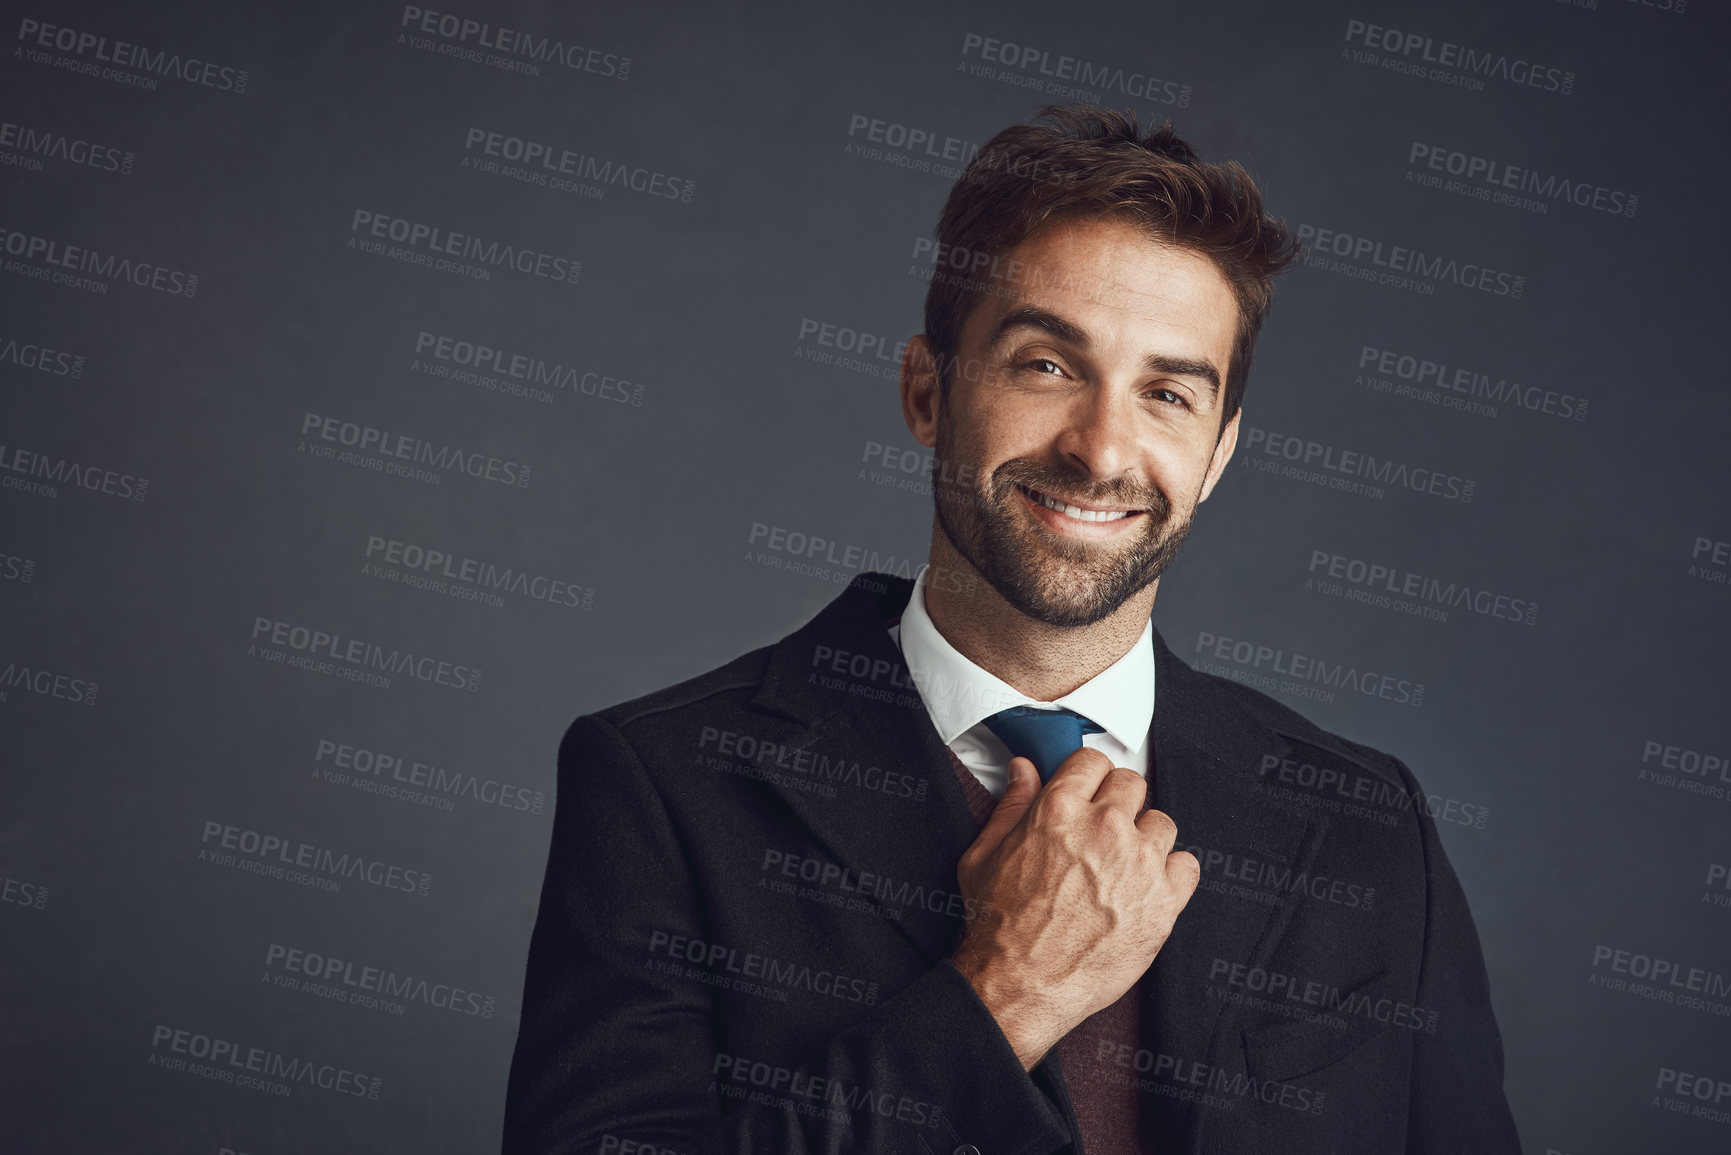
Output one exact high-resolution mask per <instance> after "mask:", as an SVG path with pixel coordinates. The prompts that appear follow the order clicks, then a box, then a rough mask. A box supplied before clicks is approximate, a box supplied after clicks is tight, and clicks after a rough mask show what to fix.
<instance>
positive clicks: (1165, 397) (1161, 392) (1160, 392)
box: [1148, 386, 1190, 409]
mask: <svg viewBox="0 0 1731 1155" xmlns="http://www.w3.org/2000/svg"><path fill="white" fill-rule="evenodd" d="M1148 396H1150V397H1154V398H1157V399H1158V400H1161V401H1164V402H1166V403H1167V404H1169V405H1173V404H1175V405H1180V406H1182V407H1183V408H1185V409H1188V408H1190V402H1189V401H1188V400H1186V399H1185V397H1184V395H1183V394H1182V393H1179V392H1177V391H1176V390H1173V389H1167V388H1165V387H1164V386H1162V387H1160V388H1157V389H1154V390H1153V391H1151V392H1150V393H1149V394H1148Z"/></svg>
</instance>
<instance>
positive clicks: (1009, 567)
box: [932, 417, 1195, 627]
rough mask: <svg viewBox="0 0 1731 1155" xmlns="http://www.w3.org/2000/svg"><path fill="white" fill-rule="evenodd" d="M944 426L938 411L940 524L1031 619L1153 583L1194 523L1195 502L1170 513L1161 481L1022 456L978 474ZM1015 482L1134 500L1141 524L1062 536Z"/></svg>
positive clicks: (1074, 619)
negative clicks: (1143, 483)
mask: <svg viewBox="0 0 1731 1155" xmlns="http://www.w3.org/2000/svg"><path fill="white" fill-rule="evenodd" d="M948 426H949V422H947V421H944V420H943V419H942V418H941V417H940V419H939V421H938V438H937V445H936V446H935V447H934V450H935V452H934V455H933V457H934V460H933V463H932V464H933V477H932V500H933V504H934V506H935V507H936V510H937V518H938V526H939V528H941V529H942V530H943V532H944V536H945V537H947V538H948V539H949V541H950V544H951V545H952V546H954V547H955V550H956V552H957V553H959V554H961V555H962V557H964V558H966V559H967V561H968V563H969V564H970V565H972V566H973V567H974V569H976V570H978V571H979V574H980V576H981V577H983V578H985V579H986V581H987V582H988V583H990V585H991V587H992V588H993V589H995V590H997V591H998V594H999V595H1000V596H1001V597H1002V598H1003V599H1004V600H1005V601H1007V602H1009V603H1010V605H1012V606H1014V607H1015V608H1016V609H1017V610H1019V611H1021V612H1022V613H1024V614H1026V615H1027V616H1028V617H1030V618H1033V619H1034V620H1035V621H1038V622H1044V623H1045V624H1047V625H1050V626H1065V627H1076V626H1091V625H1093V624H1094V623H1095V622H1097V621H1100V620H1101V619H1102V618H1104V617H1106V616H1108V615H1109V614H1111V613H1112V612H1113V611H1115V610H1116V609H1118V607H1119V606H1121V605H1123V604H1124V603H1125V602H1126V601H1128V600H1129V599H1130V598H1132V597H1134V596H1135V595H1136V594H1138V593H1140V592H1141V591H1142V590H1145V589H1147V588H1148V587H1149V586H1150V585H1152V584H1153V583H1154V582H1155V581H1156V580H1157V579H1158V578H1159V577H1160V575H1161V574H1162V573H1164V572H1165V571H1166V567H1167V566H1168V565H1170V564H1171V563H1172V559H1173V558H1174V557H1176V556H1177V555H1178V547H1179V546H1181V545H1183V544H1184V538H1185V536H1186V535H1187V534H1188V533H1189V532H1190V522H1191V518H1192V516H1193V514H1194V511H1195V507H1194V506H1192V507H1191V508H1190V509H1187V510H1185V511H1184V513H1183V515H1182V516H1177V517H1175V516H1174V515H1173V506H1172V502H1171V500H1170V499H1169V498H1168V497H1167V496H1166V494H1165V493H1163V492H1161V490H1160V489H1159V488H1158V487H1157V486H1151V487H1149V488H1147V489H1143V488H1139V487H1138V486H1136V485H1135V484H1134V483H1133V482H1130V481H1116V482H1109V483H1105V484H1100V483H1096V482H1093V481H1090V480H1089V479H1088V477H1087V476H1086V475H1082V476H1078V475H1076V474H1074V473H1070V472H1066V471H1063V470H1058V469H1052V468H1048V467H1046V466H1043V465H1041V464H1039V463H1038V462H1035V461H1031V460H1029V459H1028V458H1025V457H1017V458H1012V459H1011V460H1009V461H1006V462H1004V463H1003V464H1002V465H1000V466H998V468H997V469H995V470H993V471H992V475H991V477H990V478H986V479H983V480H981V479H978V476H977V475H978V471H977V470H975V469H972V468H971V467H969V466H967V465H966V464H964V463H961V462H958V461H957V460H956V458H955V455H954V437H953V435H952V434H951V432H950V429H949V428H948ZM952 475H953V476H952ZM940 478H941V479H942V480H940ZM963 479H974V481H975V484H968V483H967V482H965V481H964V480H963ZM1018 486H1025V487H1027V488H1029V489H1036V490H1039V491H1040V492H1042V493H1047V494H1064V495H1065V496H1067V497H1070V498H1071V499H1072V500H1075V501H1079V502H1082V503H1084V504H1087V503H1098V504H1101V505H1118V506H1130V507H1132V508H1136V509H1139V510H1141V511H1142V512H1141V513H1140V514H1137V515H1133V516H1137V517H1139V518H1140V519H1141V521H1142V527H1141V530H1140V531H1139V532H1138V533H1136V534H1135V535H1134V536H1133V537H1132V538H1131V539H1130V540H1128V541H1123V542H1115V543H1110V544H1108V543H1106V542H1091V541H1079V540H1074V539H1066V538H1060V537H1058V536H1056V535H1054V534H1053V533H1052V532H1051V531H1050V530H1048V529H1046V528H1045V527H1044V526H1041V525H1038V524H1036V523H1035V522H1034V521H1033V519H1032V518H1030V517H1029V516H1028V515H1027V514H1026V513H1024V512H1023V511H1022V510H1020V509H1018V508H1017V506H1018V505H1019V504H1020V503H1021V502H1022V501H1023V498H1022V497H1021V496H1020V495H1019V494H1018V493H1017V492H1016V490H1017V487H1018Z"/></svg>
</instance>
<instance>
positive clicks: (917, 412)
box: [901, 333, 942, 449]
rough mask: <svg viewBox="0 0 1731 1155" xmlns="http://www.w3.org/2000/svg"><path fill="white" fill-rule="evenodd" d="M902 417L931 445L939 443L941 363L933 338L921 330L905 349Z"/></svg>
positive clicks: (922, 443)
mask: <svg viewBox="0 0 1731 1155" xmlns="http://www.w3.org/2000/svg"><path fill="white" fill-rule="evenodd" d="M901 389H902V420H904V421H906V422H907V423H908V432H910V433H912V434H913V435H914V440H915V441H918V442H919V443H920V444H921V445H924V446H925V447H926V448H927V449H930V448H931V447H932V446H934V445H936V444H937V443H938V406H939V405H940V404H942V401H941V399H940V397H939V394H938V363H937V358H936V357H934V356H933V354H932V345H931V342H930V341H928V340H926V335H925V334H924V333H921V334H920V335H919V336H917V337H914V338H912V339H910V340H909V341H908V344H907V347H906V348H905V349H903V350H902V382H901Z"/></svg>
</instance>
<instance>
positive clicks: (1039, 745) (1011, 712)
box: [985, 706, 1105, 782]
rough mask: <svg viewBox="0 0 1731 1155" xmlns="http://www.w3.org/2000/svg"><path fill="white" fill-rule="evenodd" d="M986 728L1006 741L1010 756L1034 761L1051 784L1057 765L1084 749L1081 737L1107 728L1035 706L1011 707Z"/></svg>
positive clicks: (1042, 777) (1073, 714) (1071, 713)
mask: <svg viewBox="0 0 1731 1155" xmlns="http://www.w3.org/2000/svg"><path fill="white" fill-rule="evenodd" d="M985 724H986V729H988V730H990V731H991V732H992V733H994V734H996V735H997V736H998V737H999V738H1001V739H1002V740H1003V743H1004V745H1006V746H1008V747H1009V748H1010V756H1011V757H1017V756H1020V757H1023V758H1027V759H1028V760H1029V761H1031V762H1033V764H1034V768H1035V769H1036V770H1038V771H1039V772H1040V781H1041V782H1048V781H1050V780H1051V778H1052V775H1053V774H1056V773H1057V772H1058V764H1059V763H1060V762H1062V761H1063V760H1064V759H1066V758H1068V757H1069V756H1070V755H1072V754H1074V753H1075V752H1076V751H1077V750H1079V749H1081V747H1082V735H1084V734H1099V733H1102V732H1104V730H1105V727H1104V726H1098V725H1095V724H1094V723H1093V722H1091V721H1089V720H1088V719H1087V718H1084V717H1083V716H1082V715H1080V714H1078V713H1076V711H1074V710H1068V709H1064V708H1063V707H1059V708H1058V709H1056V710H1042V709H1040V708H1038V707H1036V706H1011V707H1010V708H1009V709H1008V710H999V711H998V712H997V713H996V714H993V715H992V716H991V717H989V718H987V719H986V720H985Z"/></svg>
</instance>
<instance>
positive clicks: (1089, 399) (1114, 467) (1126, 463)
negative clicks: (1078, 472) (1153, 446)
mask: <svg viewBox="0 0 1731 1155" xmlns="http://www.w3.org/2000/svg"><path fill="white" fill-rule="evenodd" d="M1135 430H1136V409H1135V400H1134V399H1133V398H1132V397H1131V396H1130V393H1129V391H1128V390H1124V389H1113V388H1110V387H1108V386H1106V385H1103V384H1095V385H1093V386H1091V387H1090V388H1087V389H1083V390H1080V391H1079V392H1078V393H1077V395H1076V397H1075V399H1074V401H1073V402H1072V403H1071V405H1070V408H1069V410H1068V411H1067V412H1066V413H1065V414H1064V427H1063V429H1062V430H1061V431H1060V432H1059V434H1058V440H1057V444H1056V445H1055V446H1054V448H1055V449H1056V450H1057V451H1058V453H1060V454H1061V455H1062V456H1063V457H1064V458H1065V459H1066V460H1067V461H1069V462H1070V463H1072V464H1073V465H1076V466H1078V467H1080V468H1082V469H1086V470H1087V471H1088V473H1089V474H1090V475H1091V476H1092V477H1093V478H1094V479H1095V480H1097V481H1107V480H1110V479H1112V478H1114V477H1119V476H1121V475H1123V474H1124V473H1126V472H1127V471H1128V470H1130V469H1131V467H1132V466H1134V464H1135V461H1136V438H1135Z"/></svg>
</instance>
